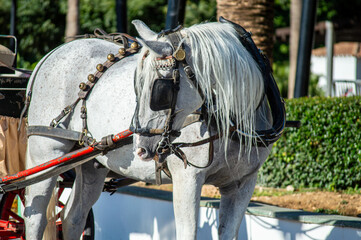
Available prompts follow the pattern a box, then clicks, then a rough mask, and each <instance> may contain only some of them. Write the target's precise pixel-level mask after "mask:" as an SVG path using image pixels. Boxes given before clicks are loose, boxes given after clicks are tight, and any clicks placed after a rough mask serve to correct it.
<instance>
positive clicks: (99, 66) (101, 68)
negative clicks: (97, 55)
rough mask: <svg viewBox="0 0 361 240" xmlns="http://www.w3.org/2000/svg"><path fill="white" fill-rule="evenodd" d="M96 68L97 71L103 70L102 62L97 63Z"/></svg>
mask: <svg viewBox="0 0 361 240" xmlns="http://www.w3.org/2000/svg"><path fill="white" fill-rule="evenodd" d="M97 70H98V71H99V72H103V70H104V66H103V64H100V63H99V64H98V65H97Z"/></svg>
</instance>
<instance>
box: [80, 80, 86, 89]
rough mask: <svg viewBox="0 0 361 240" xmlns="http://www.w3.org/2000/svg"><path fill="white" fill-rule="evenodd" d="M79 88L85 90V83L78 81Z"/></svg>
mask: <svg viewBox="0 0 361 240" xmlns="http://www.w3.org/2000/svg"><path fill="white" fill-rule="evenodd" d="M79 88H80V89H81V90H85V89H86V84H85V83H83V82H82V83H80V84H79Z"/></svg>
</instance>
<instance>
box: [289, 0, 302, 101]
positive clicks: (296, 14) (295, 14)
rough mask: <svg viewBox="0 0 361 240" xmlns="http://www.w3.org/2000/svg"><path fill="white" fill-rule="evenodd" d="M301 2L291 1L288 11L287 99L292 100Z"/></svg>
mask: <svg viewBox="0 0 361 240" xmlns="http://www.w3.org/2000/svg"><path fill="white" fill-rule="evenodd" d="M301 14H302V0H291V9H290V17H291V18H290V21H291V27H290V72H289V75H288V98H293V94H294V90H295V79H296V67H297V51H298V40H299V38H300V26H301Z"/></svg>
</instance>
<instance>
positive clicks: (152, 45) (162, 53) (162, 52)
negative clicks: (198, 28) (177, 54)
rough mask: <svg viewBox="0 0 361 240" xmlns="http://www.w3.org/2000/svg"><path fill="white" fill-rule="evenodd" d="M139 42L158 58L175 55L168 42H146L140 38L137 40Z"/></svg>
mask: <svg viewBox="0 0 361 240" xmlns="http://www.w3.org/2000/svg"><path fill="white" fill-rule="evenodd" d="M137 41H139V42H140V44H141V45H142V46H144V47H146V48H148V49H149V50H150V51H152V52H153V53H155V54H156V55H157V56H158V57H166V56H169V55H172V54H173V48H172V46H171V45H170V44H169V43H167V42H159V41H146V40H143V39H140V38H137Z"/></svg>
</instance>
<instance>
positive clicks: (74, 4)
mask: <svg viewBox="0 0 361 240" xmlns="http://www.w3.org/2000/svg"><path fill="white" fill-rule="evenodd" d="M78 34H79V0H68V12H67V14H66V27H65V42H69V41H71V40H72V38H70V37H72V36H75V35H78Z"/></svg>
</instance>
